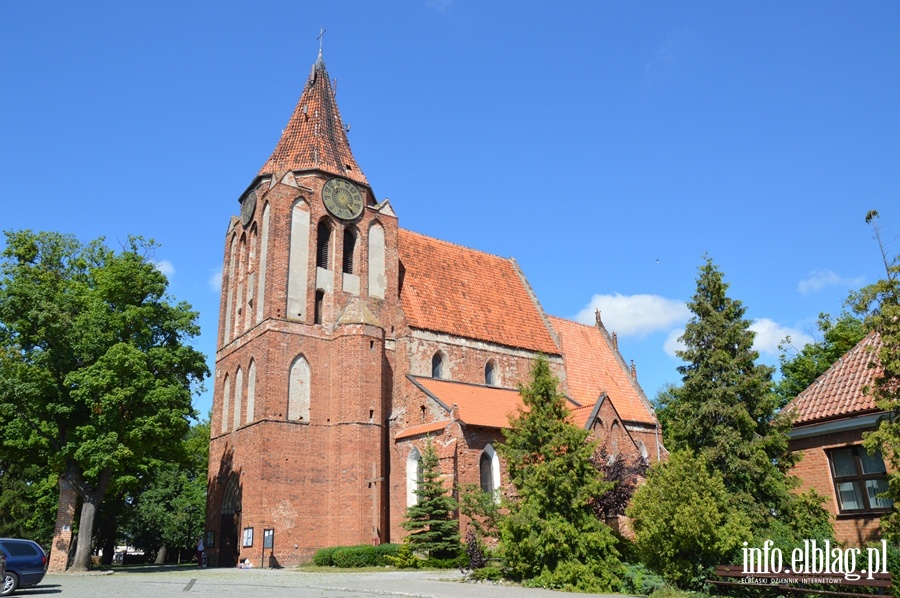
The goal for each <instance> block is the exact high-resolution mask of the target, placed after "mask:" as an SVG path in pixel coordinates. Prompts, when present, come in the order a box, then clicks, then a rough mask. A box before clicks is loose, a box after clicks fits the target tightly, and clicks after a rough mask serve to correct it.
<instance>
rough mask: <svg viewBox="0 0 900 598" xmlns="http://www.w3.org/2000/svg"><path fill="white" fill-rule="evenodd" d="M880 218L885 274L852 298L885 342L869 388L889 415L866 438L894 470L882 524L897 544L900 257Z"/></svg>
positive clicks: (871, 219) (872, 217)
mask: <svg viewBox="0 0 900 598" xmlns="http://www.w3.org/2000/svg"><path fill="white" fill-rule="evenodd" d="M877 218H878V212H876V211H875V210H872V211H870V212H869V213H868V214H866V223H868V224H871V225H872V227H873V228H874V231H875V239H876V241H877V242H878V248H879V249H880V250H881V258H882V261H883V262H884V270H885V277H884V278H882V279H881V280H879V281H878V282H876V283H874V284H871V285H869V286H867V287H864V288H863V289H861V290H860V291H859V292H857V293H854V294H853V295H852V296H851V299H850V301H851V305H852V306H853V309H854V310H855V311H856V312H857V313H859V314H862V315H864V316H865V326H866V329H867V330H870V331H874V332H875V333H876V334H878V336H879V337H880V341H881V346H880V348H879V349H878V352H877V354H875V355H873V356H872V363H871V364H870V367H875V365H876V363H877V364H878V365H880V366H881V368H882V369H881V372H880V373H879V374H878V375H877V376H876V377H875V382H874V385H873V386H872V387H871V388H867V389H865V390H866V392H868V393H870V394H871V395H872V396H873V397H874V398H875V404H876V405H877V406H878V407H879V408H880V409H883V410H884V411H885V412H887V416H886V417H884V418H882V420H881V423H880V424H879V426H878V429H877V430H876V431H875V432H872V433H871V434H869V436H868V437H867V438H866V441H865V446H866V450H868V451H869V452H874V451H875V450H876V449H880V450H881V453H882V455H883V456H884V457H885V458H887V460H888V462H889V463H890V467H889V469H890V470H891V471H892V472H893V473H891V474H890V475H889V476H888V485H889V488H888V493H887V495H888V497H889V498H891V500H893V501H894V507H895V508H894V509H893V510H892V511H891V513H890V515H888V516H886V517H883V518H882V519H881V526H882V528H883V529H884V531H885V535H886V536H887V537H888V539H889V540H890V541H891V542H894V543H896V542H898V541H900V512H898V511H897V508H896V506H897V505H898V504H900V473H898V472H900V256H895V257H894V258H893V259H891V258H889V257H888V253H887V249H886V247H885V244H884V242H883V241H882V239H881V229H880V227H879V226H878V223H877V221H876V219H877Z"/></svg>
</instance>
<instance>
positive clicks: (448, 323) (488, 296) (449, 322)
mask: <svg viewBox="0 0 900 598" xmlns="http://www.w3.org/2000/svg"><path fill="white" fill-rule="evenodd" d="M400 262H401V264H402V265H403V268H404V274H403V276H402V279H401V290H400V300H401V303H402V306H403V311H404V313H405V314H406V318H407V321H408V322H409V325H410V326H412V327H413V328H418V329H422V330H430V331H432V332H443V333H446V334H452V335H456V336H462V337H465V338H470V339H475V340H481V341H488V342H492V343H497V344H499V345H505V346H507V347H516V348H522V349H529V350H532V351H540V352H543V353H545V354H547V355H559V348H558V347H557V346H556V343H555V341H554V340H553V337H552V336H551V334H550V330H549V328H548V325H547V322H546V320H545V319H544V313H543V310H542V309H541V307H540V305H539V304H538V303H537V298H535V297H534V295H533V294H532V292H531V289H530V288H529V287H528V284H527V282H526V281H525V279H524V276H522V274H521V272H520V271H519V268H518V266H517V265H516V263H515V261H514V260H512V259H505V258H501V257H498V256H495V255H490V254H487V253H483V252H481V251H476V250H474V249H469V248H467V247H462V246H460V245H455V244H453V243H448V242H446V241H439V240H438V239H433V238H431V237H426V236H425V235H420V234H418V233H414V232H410V231H407V230H402V229H401V230H400Z"/></svg>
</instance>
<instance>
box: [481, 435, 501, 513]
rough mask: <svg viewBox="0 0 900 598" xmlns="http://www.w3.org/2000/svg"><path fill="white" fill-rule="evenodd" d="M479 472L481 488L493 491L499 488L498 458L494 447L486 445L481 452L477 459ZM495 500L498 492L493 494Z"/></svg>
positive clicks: (497, 497) (497, 498)
mask: <svg viewBox="0 0 900 598" xmlns="http://www.w3.org/2000/svg"><path fill="white" fill-rule="evenodd" d="M478 469H479V474H480V481H481V489H482V490H484V491H485V492H494V493H496V492H497V490H498V489H499V488H500V458H499V457H498V456H497V451H495V450H494V447H492V446H491V445H487V446H485V447H484V450H483V451H482V452H481V459H480V460H479V467H478ZM494 498H495V500H499V498H500V497H499V494H498V495H495V497H494Z"/></svg>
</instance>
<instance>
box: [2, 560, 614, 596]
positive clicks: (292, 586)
mask: <svg viewBox="0 0 900 598" xmlns="http://www.w3.org/2000/svg"><path fill="white" fill-rule="evenodd" d="M461 578H462V576H461V574H460V573H459V572H456V571H384V572H374V573H347V572H335V573H331V572H322V573H319V572H317V573H307V572H298V571H291V570H287V569H280V570H268V569H251V570H241V569H197V568H184V567H135V568H127V569H119V570H117V571H116V572H114V573H111V574H99V573H93V572H92V573H90V574H84V575H82V574H70V573H63V574H48V575H47V576H46V577H45V578H44V581H43V582H42V583H41V584H40V585H38V586H37V587H34V588H30V589H25V590H19V591H18V592H17V593H16V596H22V597H25V596H32V597H52V596H56V595H60V596H65V597H66V598H98V597H104V598H105V597H112V596H123V597H126V598H158V597H165V596H181V597H183V598H186V597H188V596H194V595H197V596H240V597H242V598H279V597H282V596H284V597H287V596H291V597H293V598H296V597H307V596H309V597H313V596H314V597H316V598H357V597H360V598H367V597H371V596H403V597H412V598H416V597H422V598H469V597H471V598H513V597H519V596H522V597H524V598H541V597H544V598H546V597H550V596H555V597H559V596H574V594H565V593H562V592H553V591H550V590H535V589H527V588H521V587H515V586H502V585H493V584H474V583H463V582H461V581H460V580H461ZM597 595H598V594H595V596H597ZM578 596H590V594H578Z"/></svg>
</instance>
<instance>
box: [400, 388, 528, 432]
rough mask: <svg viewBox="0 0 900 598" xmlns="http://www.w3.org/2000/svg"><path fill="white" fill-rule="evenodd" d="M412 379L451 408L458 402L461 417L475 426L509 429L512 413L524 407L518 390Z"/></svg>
mask: <svg viewBox="0 0 900 598" xmlns="http://www.w3.org/2000/svg"><path fill="white" fill-rule="evenodd" d="M410 378H412V379H413V382H415V383H416V384H417V385H419V386H421V387H422V388H424V389H425V390H426V391H427V392H428V393H429V394H430V395H431V396H433V397H436V398H437V399H438V400H439V401H441V402H442V403H444V404H445V405H446V406H447V407H451V408H452V407H453V405H456V406H457V407H458V408H459V419H460V420H461V421H463V422H465V423H467V424H470V425H473V426H483V427H485V428H508V427H509V418H510V416H511V415H515V414H516V413H517V411H518V409H519V408H520V407H524V406H523V405H522V397H521V396H520V395H519V391H518V390H515V389H511V388H497V387H494V386H481V385H479V384H467V383H464V382H453V381H451V380H440V379H437V378H424V377H418V376H416V377H412V376H410Z"/></svg>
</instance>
